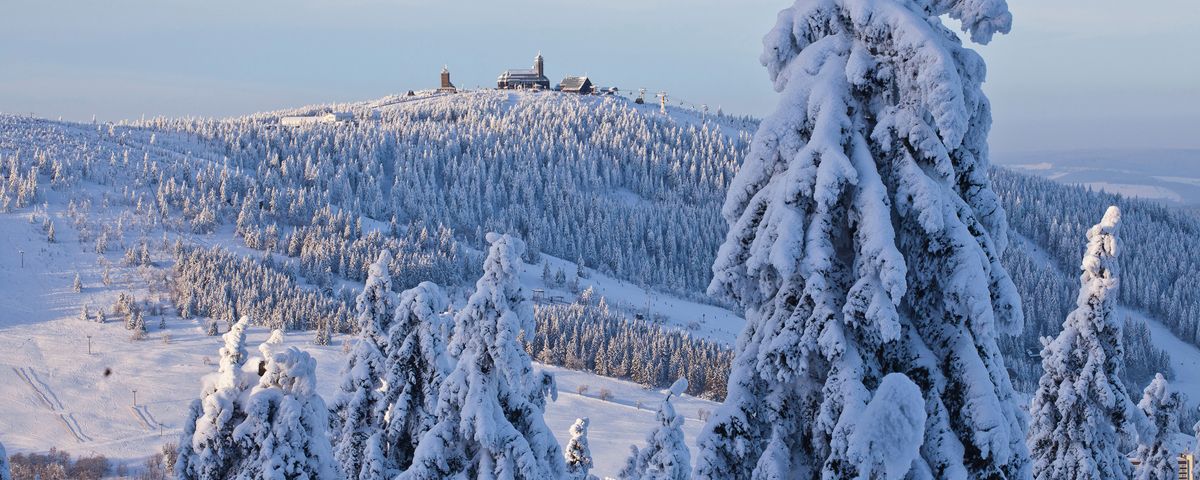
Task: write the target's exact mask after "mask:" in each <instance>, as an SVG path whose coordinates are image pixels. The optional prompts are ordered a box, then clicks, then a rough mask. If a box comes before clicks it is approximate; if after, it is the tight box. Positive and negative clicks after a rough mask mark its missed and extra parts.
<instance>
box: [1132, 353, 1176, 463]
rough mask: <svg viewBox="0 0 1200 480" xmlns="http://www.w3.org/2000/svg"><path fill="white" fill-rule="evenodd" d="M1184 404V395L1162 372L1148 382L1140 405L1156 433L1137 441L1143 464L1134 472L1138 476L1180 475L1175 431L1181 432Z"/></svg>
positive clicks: (1139, 455)
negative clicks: (1169, 382) (1181, 410)
mask: <svg viewBox="0 0 1200 480" xmlns="http://www.w3.org/2000/svg"><path fill="white" fill-rule="evenodd" d="M1183 406H1184V401H1183V395H1182V394H1180V393H1179V392H1176V391H1174V390H1172V389H1171V386H1170V385H1168V384H1167V379H1166V378H1163V376H1162V374H1161V373H1159V374H1156V375H1155V376H1154V380H1151V381H1150V385H1147V386H1146V390H1145V391H1144V392H1143V393H1142V401H1140V402H1138V408H1139V409H1141V411H1142V413H1143V414H1145V415H1146V417H1147V418H1149V419H1150V422H1151V423H1152V424H1153V425H1154V432H1155V434H1154V435H1153V436H1150V435H1145V436H1143V438H1141V439H1140V440H1139V441H1138V449H1137V458H1138V459H1139V460H1141V464H1139V465H1138V467H1137V471H1136V472H1135V474H1134V478H1136V479H1137V480H1175V479H1177V478H1179V473H1178V466H1179V463H1178V459H1177V458H1176V456H1177V455H1178V454H1179V452H1176V451H1175V435H1176V433H1178V432H1179V410H1180V408H1183Z"/></svg>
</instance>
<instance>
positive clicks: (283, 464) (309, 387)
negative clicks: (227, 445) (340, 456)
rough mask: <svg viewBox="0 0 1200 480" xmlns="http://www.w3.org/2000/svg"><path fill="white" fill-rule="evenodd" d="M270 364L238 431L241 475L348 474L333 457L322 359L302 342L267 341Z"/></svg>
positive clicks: (305, 476)
mask: <svg viewBox="0 0 1200 480" xmlns="http://www.w3.org/2000/svg"><path fill="white" fill-rule="evenodd" d="M262 350H263V352H264V353H266V354H267V355H266V367H265V370H266V371H265V372H264V373H263V376H262V377H261V378H259V381H258V385H257V386H255V387H254V388H253V389H252V390H251V391H250V396H249V397H248V398H247V400H246V417H245V420H243V421H242V422H241V424H240V425H238V426H237V428H236V429H234V431H233V439H234V440H235V441H236V443H237V445H238V446H239V447H240V448H241V449H242V451H243V452H244V457H243V460H242V461H241V462H239V465H238V468H237V470H236V472H235V475H236V476H235V477H234V478H237V479H239V480H240V479H245V480H255V479H268V478H272V479H297V480H300V479H305V480H309V479H324V478H343V477H342V476H341V473H340V471H339V470H338V468H337V467H338V466H337V463H336V461H335V460H334V457H333V449H332V447H331V446H330V444H329V437H328V436H327V434H326V430H325V429H326V426H327V425H328V424H329V419H328V418H327V415H328V410H326V407H325V402H324V401H322V400H321V397H320V395H317V391H316V388H317V379H316V375H317V374H316V365H317V362H316V360H314V359H313V358H312V356H310V355H309V354H308V353H306V352H302V351H300V350H299V349H297V348H296V347H287V348H283V347H282V346H280V345H278V344H269V343H268V344H263V348H262Z"/></svg>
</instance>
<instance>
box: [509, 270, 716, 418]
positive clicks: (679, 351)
mask: <svg viewBox="0 0 1200 480" xmlns="http://www.w3.org/2000/svg"><path fill="white" fill-rule="evenodd" d="M534 316H535V318H536V320H537V328H536V329H535V330H534V331H535V333H534V335H533V336H532V338H531V339H530V340H529V342H528V343H526V346H525V349H526V352H528V353H529V355H532V356H533V357H534V358H536V359H537V360H538V361H539V362H542V363H545V364H547V365H559V366H563V367H566V368H569V369H572V370H582V371H587V372H593V373H596V374H597V375H603V376H606V377H613V378H620V379H625V380H630V381H633V382H636V383H639V384H641V385H645V386H648V387H655V388H666V387H668V386H670V385H671V383H672V382H674V381H675V380H676V379H679V378H683V379H686V380H687V386H688V389H687V393H688V394H690V395H694V396H701V397H705V398H711V399H715V400H721V399H723V398H725V379H726V378H727V377H728V376H729V368H730V363H731V361H732V359H733V351H732V350H731V349H729V348H728V347H727V346H725V345H722V344H718V343H715V342H711V341H708V340H704V339H699V338H693V337H691V336H689V335H688V334H686V333H684V332H681V331H679V330H677V329H669V328H664V327H662V326H660V325H658V324H654V323H651V322H646V321H642V320H634V319H629V318H626V317H625V316H624V315H621V314H619V313H617V312H613V311H609V309H608V306H607V305H606V303H605V300H604V299H603V298H600V299H598V300H597V299H596V298H594V297H593V296H592V295H591V294H590V291H588V290H585V291H584V292H583V294H581V295H580V298H579V300H578V301H576V302H573V303H571V304H566V305H553V304H551V305H539V306H538V307H537V308H536V309H535V310H534Z"/></svg>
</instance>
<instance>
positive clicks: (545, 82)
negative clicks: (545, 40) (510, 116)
mask: <svg viewBox="0 0 1200 480" xmlns="http://www.w3.org/2000/svg"><path fill="white" fill-rule="evenodd" d="M496 88H500V89H521V88H542V89H549V88H550V79H549V78H546V70H545V64H544V63H543V61H542V54H541V53H538V55H537V57H535V58H534V59H533V68H531V69H514V70H505V71H504V73H501V74H500V76H499V77H496Z"/></svg>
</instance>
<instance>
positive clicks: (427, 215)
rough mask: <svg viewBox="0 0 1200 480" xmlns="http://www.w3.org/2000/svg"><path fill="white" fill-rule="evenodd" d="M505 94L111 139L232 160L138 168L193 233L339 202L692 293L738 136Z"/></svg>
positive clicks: (610, 107) (579, 101) (167, 127)
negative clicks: (304, 123) (503, 240)
mask: <svg viewBox="0 0 1200 480" xmlns="http://www.w3.org/2000/svg"><path fill="white" fill-rule="evenodd" d="M508 98H509V97H508V96H507V95H498V94H486V93H484V94H472V95H460V96H456V97H454V98H453V99H443V100H431V101H428V102H420V103H419V104H416V106H411V107H406V108H394V109H382V110H381V111H380V113H379V114H378V115H372V114H371V113H370V111H369V107H367V106H363V105H359V106H347V108H349V109H351V110H353V111H355V113H356V115H357V116H359V117H360V118H371V121H364V122H356V123H350V124H345V125H338V126H328V125H321V126H314V127H306V128H297V129H281V128H276V127H277V125H276V123H275V122H276V119H277V116H275V115H258V116H251V117H245V118H240V119H227V120H221V121H209V120H198V119H179V120H168V119H156V120H153V121H150V122H144V123H139V124H138V125H137V126H136V127H121V128H118V129H116V132H117V135H119V136H121V138H125V139H126V140H127V141H128V143H129V144H132V145H137V146H140V147H141V148H142V149H143V150H155V148H153V147H151V146H149V145H148V138H149V136H150V135H152V133H151V132H154V133H158V134H159V137H158V138H159V139H158V141H157V142H156V146H166V147H170V146H171V145H173V144H174V143H180V144H184V145H187V146H188V147H189V150H192V151H195V150H197V149H196V148H195V147H196V145H195V143H196V142H201V143H203V144H205V145H206V146H208V147H210V153H209V156H212V157H215V156H218V155H219V156H223V157H225V158H226V159H227V160H225V161H223V162H220V164H219V165H218V162H212V161H209V162H202V161H195V160H198V159H192V160H193V161H189V162H180V161H179V160H181V159H182V158H179V157H182V156H179V155H176V156H175V157H174V158H164V159H162V161H161V164H160V160H159V159H158V158H156V159H155V160H152V161H150V162H149V164H147V165H149V166H147V165H143V166H142V168H140V169H138V170H139V171H141V172H143V173H142V174H141V176H142V177H143V178H144V181H145V182H146V183H147V184H150V185H154V186H155V188H156V195H155V197H156V199H157V202H156V203H158V204H160V207H159V210H162V209H163V207H170V208H172V209H174V210H176V211H182V214H183V215H184V216H185V217H186V218H188V219H189V222H191V223H192V224H195V225H203V227H202V228H200V227H197V228H196V231H207V230H209V229H211V228H212V226H213V225H212V221H211V220H210V219H213V218H233V217H235V216H237V215H238V214H239V213H242V212H243V211H246V209H247V208H250V209H252V210H258V212H256V213H257V214H258V216H259V217H260V221H262V222H265V225H269V224H271V223H278V224H279V225H280V226H283V225H289V224H291V225H297V224H302V223H303V222H305V221H307V219H308V218H310V217H311V216H312V214H313V212H315V211H317V210H320V209H322V208H325V207H326V206H330V205H334V206H337V207H339V208H341V209H343V210H345V211H348V212H351V213H353V214H355V215H368V216H371V217H373V218H379V219H388V218H391V217H393V216H395V217H396V218H397V219H399V221H401V222H407V221H411V220H422V221H425V222H428V223H430V224H437V223H441V224H445V225H447V226H449V227H451V228H453V229H455V230H456V231H458V232H462V233H463V234H464V235H465V236H466V237H467V238H469V239H471V240H472V241H473V242H475V244H477V245H480V244H482V242H483V238H482V235H483V232H484V231H489V230H497V231H509V232H514V233H517V234H520V235H522V236H523V237H524V238H526V239H528V240H529V242H530V245H531V253H536V252H537V251H545V252H548V253H552V254H554V255H556V256H559V257H562V258H583V259H584V260H585V261H586V262H587V263H588V264H589V265H591V266H594V267H595V268H597V269H599V270H601V271H604V272H607V273H611V274H614V275H615V276H618V277H620V278H625V279H629V280H635V281H639V282H644V283H646V284H648V285H656V286H659V287H661V288H664V289H667V290H671V291H675V292H680V293H687V294H690V295H693V296H696V293H697V292H699V291H700V290H701V289H702V288H703V286H704V284H705V283H706V282H707V280H708V276H709V273H708V266H709V265H710V264H711V260H712V258H713V255H714V253H715V251H716V250H715V248H716V245H717V243H718V242H719V239H720V236H721V233H722V231H723V230H724V226H723V225H722V224H721V219H720V217H719V216H718V215H717V214H716V212H715V211H714V210H713V209H711V208H709V207H711V206H712V205H716V204H717V203H718V202H719V201H720V197H721V192H723V191H724V189H725V187H726V185H727V184H728V180H729V179H730V178H732V175H733V172H734V171H735V170H736V168H737V165H738V163H739V159H740V158H741V155H742V153H743V152H744V151H745V147H746V145H747V141H748V137H747V136H746V134H745V133H738V134H731V133H728V132H727V131H726V129H725V126H724V125H723V124H708V123H706V124H701V125H695V124H690V123H687V122H675V121H671V120H669V119H663V118H658V117H655V116H651V115H643V114H640V113H638V112H636V111H635V110H634V109H632V108H630V106H628V105H627V104H625V103H624V102H623V101H621V100H617V99H598V98H576V97H570V96H555V97H554V98H555V100H554V101H545V100H543V97H539V96H520V97H518V99H517V101H516V102H509V100H508ZM728 130H730V131H736V130H735V129H734V128H729V129H728ZM164 132H171V134H170V135H166V134H164ZM196 137H198V138H196ZM180 150H181V151H182V148H180ZM201 216H202V217H203V218H197V217H201ZM601 232H603V233H601ZM697 242H700V244H699V245H697Z"/></svg>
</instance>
